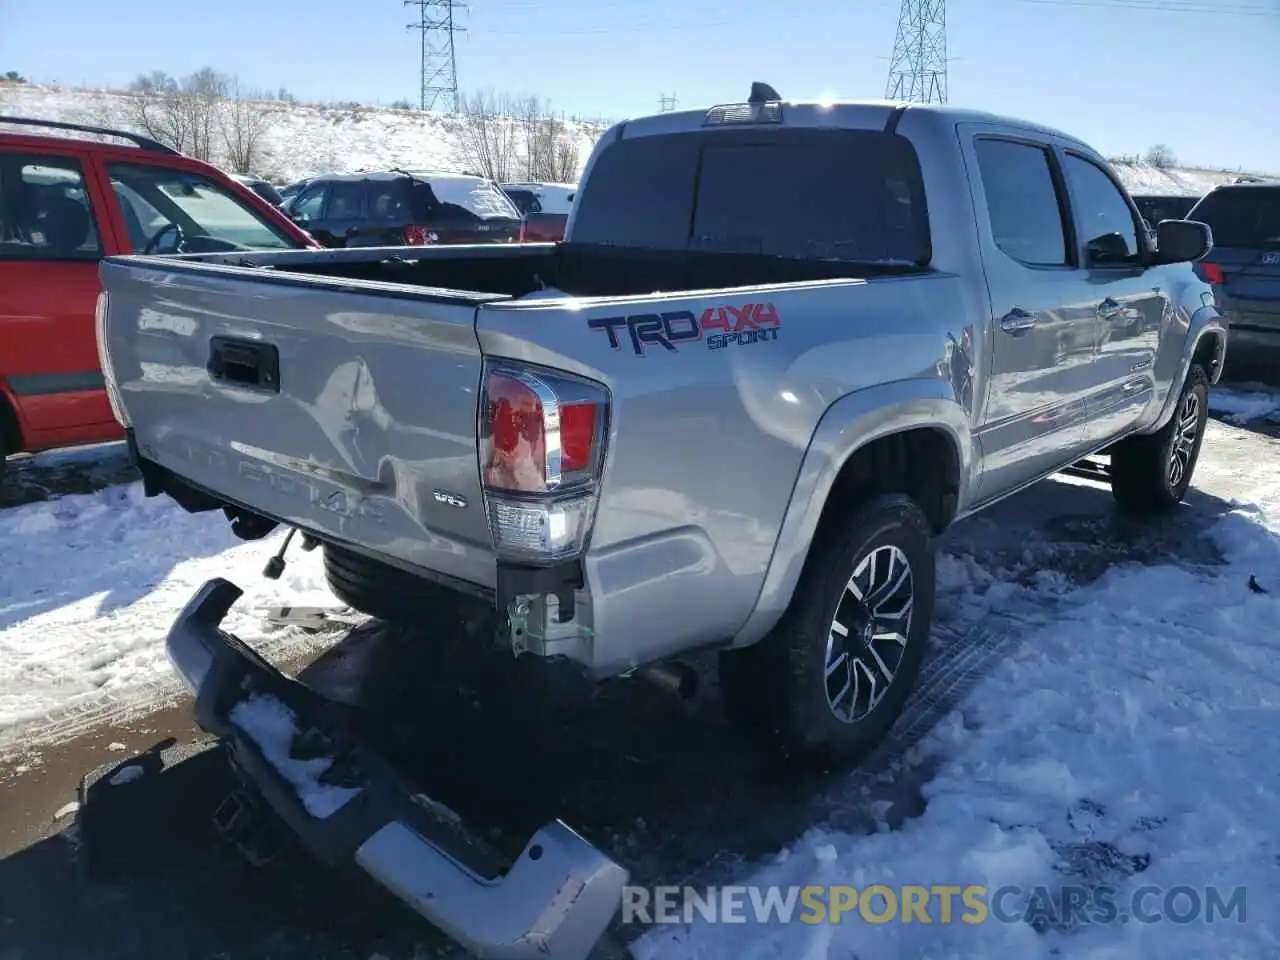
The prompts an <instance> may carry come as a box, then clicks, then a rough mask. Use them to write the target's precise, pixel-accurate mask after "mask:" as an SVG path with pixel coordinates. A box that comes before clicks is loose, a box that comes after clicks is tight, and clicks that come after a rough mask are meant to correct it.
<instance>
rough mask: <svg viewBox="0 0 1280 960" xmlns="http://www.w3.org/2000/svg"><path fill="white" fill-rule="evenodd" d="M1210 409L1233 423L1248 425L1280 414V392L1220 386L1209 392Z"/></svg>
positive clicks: (1261, 388) (1267, 389)
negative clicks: (1253, 421) (1250, 422)
mask: <svg viewBox="0 0 1280 960" xmlns="http://www.w3.org/2000/svg"><path fill="white" fill-rule="evenodd" d="M1209 409H1210V410H1211V411H1213V412H1214V413H1218V414H1222V415H1223V417H1224V418H1225V419H1226V420H1228V421H1229V422H1231V423H1239V424H1242V423H1248V422H1249V421H1250V420H1260V419H1262V418H1263V417H1272V416H1274V415H1275V414H1276V413H1277V412H1280V392H1277V391H1276V390H1272V389H1271V388H1269V387H1258V388H1256V389H1250V388H1249V387H1246V386H1243V385H1241V386H1234V387H1233V386H1228V385H1226V384H1221V383H1220V384H1218V385H1216V386H1215V387H1214V388H1213V389H1212V390H1211V391H1209Z"/></svg>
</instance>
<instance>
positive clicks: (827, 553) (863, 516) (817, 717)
mask: <svg viewBox="0 0 1280 960" xmlns="http://www.w3.org/2000/svg"><path fill="white" fill-rule="evenodd" d="M891 548H892V549H891ZM895 549H896V553H895V552H894V550H895ZM873 554H875V556H876V562H877V563H884V562H887V561H885V560H882V559H881V558H885V557H889V556H892V557H894V562H895V563H899V564H900V562H901V560H903V559H904V560H905V563H906V568H907V569H908V570H909V574H910V576H909V578H908V579H909V581H910V582H909V587H910V589H911V591H912V592H911V594H910V596H911V612H910V618H909V624H908V627H907V629H906V630H905V631H900V633H901V635H902V636H903V638H904V641H905V642H904V643H901V644H899V645H898V646H897V647H896V648H895V647H894V646H893V641H892V639H891V638H888V639H886V638H885V636H884V634H881V635H880V636H881V639H880V640H878V641H877V642H876V644H875V648H876V650H877V657H878V658H879V660H880V662H882V663H889V664H890V669H891V673H892V679H891V680H890V681H889V682H888V684H887V688H884V690H883V692H882V693H881V694H880V695H879V697H878V698H877V699H876V701H875V703H874V705H870V704H869V705H868V706H869V707H870V708H869V709H868V710H867V711H866V713H865V715H860V716H854V715H853V711H852V710H850V711H847V716H846V717H840V716H837V707H840V709H843V707H842V706H841V704H843V703H845V702H847V701H844V700H840V699H838V698H833V697H832V696H831V694H832V688H833V687H834V688H843V683H844V681H843V680H841V678H840V671H841V670H845V671H846V673H845V675H844V679H845V680H848V681H849V684H850V685H851V686H852V685H853V675H854V674H855V673H856V674H857V675H858V683H859V684H860V686H859V687H856V688H855V689H854V690H853V694H852V696H853V697H854V698H855V699H856V697H857V694H858V693H859V690H860V689H861V686H866V684H868V683H869V682H870V678H871V674H870V673H866V674H863V673H861V672H860V671H859V670H858V668H857V667H853V666H852V665H851V664H852V663H854V662H861V660H862V658H866V662H867V663H868V664H872V666H871V669H874V664H873V662H872V658H871V657H870V656H869V648H868V646H867V644H868V639H867V638H868V637H870V636H871V635H872V633H873V632H874V630H869V631H866V632H864V631H862V630H861V629H859V628H858V627H857V625H856V624H857V617H860V616H864V615H865V614H866V607H865V605H863V604H861V603H860V602H859V598H858V597H857V596H856V595H855V594H854V593H853V592H851V591H850V590H849V584H850V583H851V582H853V579H854V577H855V576H856V577H857V578H858V581H859V582H858V584H855V586H859V588H860V589H861V587H862V586H864V585H865V584H866V581H864V580H862V576H863V575H864V574H862V573H859V572H858V571H859V569H860V567H861V565H862V564H863V563H864V561H867V560H868V558H870V557H871V556H872V555H873ZM899 570H900V567H899ZM896 575H897V574H896V573H894V569H893V568H892V567H891V568H890V570H889V581H888V582H890V583H891V582H892V579H893V577H894V576H896ZM934 591H935V572H934V551H933V542H932V537H931V534H930V527H929V521H928V519H927V518H926V517H925V515H924V512H923V511H922V510H921V509H920V507H919V506H917V505H916V504H915V502H914V501H912V500H911V499H910V498H909V497H906V496H903V495H901V494H886V495H881V496H877V497H875V498H873V499H871V500H870V501H868V502H867V503H865V504H863V505H862V506H861V507H860V508H859V509H857V510H855V511H853V512H852V513H850V514H845V515H843V516H838V517H833V518H830V519H828V520H827V521H825V529H823V530H822V531H820V535H819V538H818V539H817V540H816V541H815V542H814V545H813V548H812V550H811V551H810V555H809V559H808V561H807V562H806V564H805V570H804V573H803V574H802V575H801V578H800V582H799V583H798V584H797V585H796V591H795V594H794V596H793V597H792V600H791V605H790V606H789V607H788V609H787V611H786V613H785V614H783V616H782V619H781V620H779V622H778V624H777V625H776V626H775V627H774V628H773V630H771V631H770V632H769V634H768V635H767V636H766V637H765V638H764V639H763V640H761V641H760V642H759V643H757V644H755V645H754V646H751V647H746V648H744V649H742V650H728V651H724V652H723V653H722V654H721V655H720V684H721V692H722V695H723V698H724V703H725V708H726V710H727V711H728V713H729V714H730V716H731V717H733V719H735V720H736V721H738V722H739V723H741V724H743V725H744V726H745V727H746V729H747V730H748V732H749V733H751V734H752V735H753V736H755V737H763V738H764V740H765V742H766V745H767V746H769V747H771V748H773V749H775V750H777V751H778V752H779V753H780V754H781V756H782V757H783V758H784V759H786V760H788V761H791V762H798V763H800V764H802V765H806V766H808V765H812V764H818V765H822V766H832V765H841V764H845V763H849V762H851V761H854V760H856V759H858V758H859V757H861V756H862V755H864V754H865V753H866V752H867V751H868V750H870V749H871V748H872V747H874V746H875V745H876V744H877V743H879V742H880V741H881V740H882V739H883V738H884V737H885V736H886V735H887V734H888V733H889V730H890V728H892V726H893V724H894V721H895V720H897V718H898V716H899V714H901V712H902V708H903V706H904V705H905V704H906V701H907V697H908V695H909V694H910V693H911V689H912V687H913V686H914V685H915V681H916V677H917V676H918V675H919V672H920V664H921V661H922V660H923V657H924V651H925V647H926V646H927V644H928V640H929V630H930V627H931V625H932V622H933V604H934ZM904 596H905V594H904V593H902V592H899V593H898V594H896V595H895V594H894V593H889V594H886V595H885V597H884V598H882V600H883V601H885V602H882V604H881V606H888V604H887V601H888V600H894V601H895V602H898V601H899V600H901V602H902V603H905V600H904V599H902V598H903V597H904ZM895 597H896V598H897V599H895ZM894 612H895V611H894V610H892V609H890V610H889V613H888V614H883V613H882V614H881V616H882V618H887V617H890V615H891V614H892V613H894ZM837 617H839V618H840V619H841V622H842V623H844V625H845V628H846V629H847V630H848V631H849V637H848V641H852V643H851V644H850V648H849V649H850V650H852V649H853V647H855V646H857V647H859V649H857V650H854V651H853V653H850V652H849V650H846V652H845V656H844V664H843V666H841V665H840V663H839V661H840V656H839V650H838V649H837V648H838V647H839V646H840V645H841V644H842V643H844V642H845V641H844V639H843V638H841V637H839V636H838V635H837V633H836V630H835V629H834V621H836V620H837ZM904 619H905V618H904ZM845 621H848V622H847V623H845ZM880 622H881V625H882V626H883V625H884V624H885V623H886V620H885V619H882V620H881V621H880ZM898 622H901V621H900V620H899V621H898ZM829 638H830V639H831V640H832V646H833V649H832V651H830V652H831V654H832V656H831V657H830V658H829V657H828V653H829V651H828V639H829ZM855 655H856V657H857V660H856V661H855ZM832 662H834V663H836V673H834V674H831V675H829V674H828V666H829V664H830V663H832ZM876 675H877V676H878V677H879V678H880V679H881V680H883V679H884V677H885V675H886V674H885V673H884V672H882V671H879V670H877V671H876ZM833 702H834V704H835V705H833ZM848 702H851V701H848ZM855 705H856V704H855Z"/></svg>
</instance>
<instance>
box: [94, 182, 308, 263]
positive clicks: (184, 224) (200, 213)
mask: <svg viewBox="0 0 1280 960" xmlns="http://www.w3.org/2000/svg"><path fill="white" fill-rule="evenodd" d="M107 173H108V176H110V178H111V186H112V187H113V188H114V190H115V194H116V197H117V198H118V199H119V200H120V206H121V210H122V212H123V213H124V218H125V223H126V226H127V228H128V231H129V238H130V240H131V241H132V245H133V248H134V251H135V252H137V253H201V252H203V253H208V252H214V251H218V250H292V249H297V248H299V247H301V246H302V244H301V243H298V242H296V241H294V240H293V239H292V238H290V237H289V236H288V235H286V234H285V233H284V232H283V231H282V230H280V229H279V227H277V226H276V225H275V224H272V223H270V222H268V221H267V220H266V219H265V218H263V217H262V216H261V215H260V214H259V213H258V212H257V211H255V210H252V209H251V208H250V207H248V206H247V205H246V204H245V203H244V202H243V201H241V200H240V199H239V198H238V197H236V196H234V195H233V194H232V193H231V192H230V191H228V190H227V189H225V188H224V187H222V186H220V185H219V184H217V183H215V182H214V181H212V180H210V179H208V178H207V177H203V176H201V175H199V174H194V173H187V172H185V171H181V170H169V169H165V168H163V167H151V166H146V165H143V164H132V163H113V164H108V166H107Z"/></svg>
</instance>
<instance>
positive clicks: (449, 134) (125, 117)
mask: <svg viewBox="0 0 1280 960" xmlns="http://www.w3.org/2000/svg"><path fill="white" fill-rule="evenodd" d="M133 102H134V98H133V97H130V96H127V95H125V94H121V93H115V92H111V91H102V90H73V89H63V88H54V87H46V86H39V85H36V84H21V85H12V84H7V85H5V84H0V114H10V115H15V116H22V117H39V118H40V119H44V120H63V121H68V122H71V123H87V124H92V125H95V126H108V127H115V128H122V129H126V130H128V129H132V128H133V124H131V123H130V117H131V116H132V115H133V112H132V105H133ZM261 108H262V109H263V110H268V111H271V120H270V123H269V124H268V126H267V130H266V134H265V136H264V137H263V149H262V155H263V160H262V162H261V163H260V164H258V169H257V170H255V171H254V172H255V173H257V174H259V175H260V176H266V177H271V178H275V179H277V180H278V181H281V182H291V181H294V180H299V179H301V178H303V177H313V176H316V175H318V174H321V173H346V172H351V171H355V170H369V169H383V170H385V169H387V168H388V167H403V168H405V169H409V170H437V171H440V172H460V171H461V170H462V160H461V159H460V158H459V156H458V128H459V120H458V118H457V117H456V116H448V115H435V114H432V115H428V116H425V117H424V116H423V115H422V114H421V113H420V112H418V111H416V110H394V109H391V108H388V107H353V106H324V105H315V104H301V103H282V102H279V101H265V102H263V103H262V104H261ZM570 129H572V130H573V131H574V133H576V135H577V137H578V151H579V158H580V164H581V163H585V162H586V159H587V155H588V154H589V153H590V151H591V148H592V147H593V146H595V141H596V138H597V137H599V135H600V133H601V132H602V128H601V127H599V126H596V125H591V124H580V123H574V124H570Z"/></svg>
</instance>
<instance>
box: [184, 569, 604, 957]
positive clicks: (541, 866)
mask: <svg viewBox="0 0 1280 960" xmlns="http://www.w3.org/2000/svg"><path fill="white" fill-rule="evenodd" d="M240 594H241V590H240V588H239V587H237V586H235V585H234V584H233V583H230V582H229V581H227V580H222V579H217V580H211V581H209V582H208V583H206V584H205V585H204V586H203V587H201V588H200V590H199V591H197V593H196V594H195V595H194V596H193V597H192V598H191V600H190V601H189V602H188V603H187V605H186V607H185V608H184V609H183V611H182V613H181V614H180V615H179V617H178V619H177V622H176V623H174V625H173V627H172V629H171V630H170V631H169V636H168V641H167V647H168V654H169V659H170V661H171V662H172V664H173V666H174V668H175V669H176V670H177V672H178V673H179V674H180V675H181V677H182V679H183V680H184V682H185V683H186V684H187V686H188V687H190V688H191V690H192V692H193V693H194V694H195V696H196V705H195V717H196V721H197V723H198V724H199V725H200V726H201V727H202V728H203V729H205V730H207V731H209V732H210V733H213V734H215V735H217V736H219V737H221V738H222V739H223V740H224V741H225V743H226V746H227V748H228V750H229V752H230V754H231V757H232V760H233V762H234V763H235V765H236V767H237V768H238V769H239V770H240V772H241V773H242V775H244V776H245V777H247V779H249V780H250V781H251V782H252V783H253V785H254V786H255V787H256V789H257V790H258V791H259V792H260V793H261V795H262V798H263V799H264V800H265V802H266V804H267V805H268V806H270V807H271V809H272V810H273V811H274V812H275V814H276V815H277V816H278V817H279V818H280V819H281V820H282V821H283V822H284V823H285V824H286V825H287V826H288V827H289V828H290V829H291V830H292V831H293V832H294V833H295V834H296V835H297V837H298V839H299V841H300V842H301V843H302V845H303V846H304V847H305V848H307V849H308V850H309V851H310V852H311V853H312V854H313V855H315V856H316V857H317V858H319V859H320V860H322V861H324V862H326V863H329V864H331V865H332V866H335V867H338V868H349V867H351V866H355V867H357V868H359V869H360V870H362V871H363V872H364V873H366V874H367V875H368V876H369V877H371V878H373V879H374V880H375V881H376V882H377V883H378V884H380V885H381V886H382V887H384V888H385V889H386V890H388V891H390V892H391V893H393V894H394V895H395V896H397V897H398V898H399V899H400V900H402V901H403V902H404V903H406V904H407V905H408V906H409V907H410V908H412V909H413V910H414V911H415V912H416V913H418V914H419V915H420V916H422V917H423V918H425V919H426V920H428V921H429V922H430V923H432V924H434V925H435V926H436V927H438V928H440V929H441V930H442V931H444V932H445V933H446V934H448V935H449V936H450V937H452V938H453V939H455V940H457V941H458V942H459V943H460V944H462V945H463V946H465V947H466V948H468V949H469V950H471V951H473V952H474V953H476V954H478V955H479V956H481V957H491V958H525V957H538V958H543V960H583V958H585V957H586V956H587V955H588V954H589V953H590V952H591V949H592V947H593V946H594V945H595V944H596V943H597V941H598V940H599V939H600V938H601V936H602V935H603V934H604V933H605V931H606V930H607V928H608V927H609V924H610V923H611V921H612V919H613V917H614V915H615V913H616V912H617V910H618V908H619V906H620V905H621V902H622V892H623V891H622V888H623V885H624V884H625V883H626V882H627V879H628V875H627V872H626V871H625V870H624V869H623V868H622V867H620V866H619V865H618V864H616V863H614V862H613V861H612V860H611V859H610V858H609V857H607V856H605V855H604V854H603V853H601V852H600V851H599V850H597V849H596V848H595V847H593V846H592V845H591V844H589V843H588V842H587V841H586V840H585V839H583V838H582V837H581V836H579V835H578V834H577V833H575V832H574V831H572V830H571V829H569V827H567V826H566V825H565V824H563V823H561V822H560V821H555V822H554V823H550V824H548V825H546V826H544V827H542V828H541V829H540V830H538V831H537V833H535V834H534V836H533V837H532V839H530V840H529V842H528V843H527V844H526V845H525V847H524V849H523V850H522V851H521V853H520V855H519V857H518V858H516V860H515V861H514V862H513V863H508V862H506V861H504V860H503V859H502V858H501V857H500V856H499V855H498V853H497V852H496V851H494V850H493V849H492V848H490V847H489V846H488V845H487V844H485V843H484V842H482V841H480V840H479V839H478V838H476V837H475V836H474V835H473V834H471V833H470V832H469V831H467V830H466V829H465V827H464V826H463V825H462V823H461V822H460V821H459V819H458V818H457V816H456V815H454V814H453V813H452V812H451V811H449V810H448V809H447V808H445V807H444V806H443V805H441V804H439V803H436V802H435V801H433V800H431V799H430V798H429V797H427V796H425V795H424V794H422V793H420V792H419V791H418V790H417V788H416V787H414V786H412V785H410V784H409V783H408V782H406V781H405V779H404V778H403V777H401V776H400V775H399V774H398V773H397V772H396V771H395V770H394V769H393V768H392V767H391V766H390V765H389V764H387V763H386V762H385V761H383V760H382V759H380V758H379V757H378V756H377V755H376V754H375V753H374V752H373V751H371V750H369V749H368V748H367V747H365V746H364V745H363V744H362V743H360V742H359V741H357V740H355V739H353V738H352V736H351V735H350V733H349V731H348V730H347V725H346V724H344V723H343V722H342V717H341V711H342V710H343V708H342V707H341V706H340V705H338V704H335V703H333V702H332V701H329V700H327V699H325V698H323V697H320V696H319V695H318V694H315V693H314V692H312V691H310V690H308V689H307V688H306V687H304V686H302V685H301V684H299V683H296V682H295V681H292V680H290V679H288V678H287V677H285V676H284V675H283V674H281V673H280V672H279V671H277V670H276V669H275V668H273V667H272V666H271V665H270V664H268V663H267V662H266V661H265V660H263V659H262V658H261V657H260V656H258V655H257V654H256V653H255V652H254V651H253V650H251V649H250V648H249V647H247V646H246V645H245V644H244V643H243V642H242V641H240V640H239V639H238V638H237V637H235V636H233V635H231V634H228V633H226V632H224V631H223V630H221V629H220V628H219V625H220V624H221V622H222V620H223V618H224V617H225V616H226V614H227V611H228V610H229V609H230V607H231V605H232V604H233V603H234V602H235V601H236V600H237V599H238V598H239V597H240ZM264 708H266V719H267V720H268V721H271V720H272V719H273V718H274V720H275V721H279V720H280V719H281V718H287V719H290V720H291V721H292V723H293V729H294V730H296V732H297V736H290V735H289V734H290V731H288V730H286V732H285V738H284V742H283V743H282V742H280V740H279V734H280V729H279V728H280V723H279V722H276V723H274V728H275V729H274V731H273V723H272V722H266V723H263V722H261V717H262V715H263V709H264ZM255 714H256V715H257V716H258V717H259V722H256V723H251V722H247V718H250V717H252V716H254V715H255ZM273 738H274V740H275V741H276V742H273ZM299 747H301V748H303V749H304V750H305V753H303V754H301V756H299V750H298V749H297V748H299ZM308 777H311V778H313V779H311V780H308Z"/></svg>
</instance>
